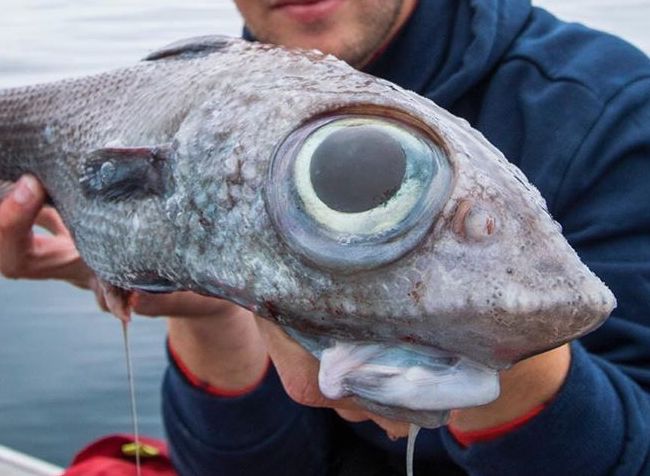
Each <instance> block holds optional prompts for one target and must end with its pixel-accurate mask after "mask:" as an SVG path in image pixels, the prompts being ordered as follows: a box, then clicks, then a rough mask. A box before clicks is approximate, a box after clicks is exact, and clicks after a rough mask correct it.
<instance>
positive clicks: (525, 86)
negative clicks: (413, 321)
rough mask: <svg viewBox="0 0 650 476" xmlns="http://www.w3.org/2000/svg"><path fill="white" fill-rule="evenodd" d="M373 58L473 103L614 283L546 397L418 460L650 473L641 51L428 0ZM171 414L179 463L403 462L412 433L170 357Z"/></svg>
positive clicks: (648, 150)
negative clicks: (227, 379) (221, 377)
mask: <svg viewBox="0 0 650 476" xmlns="http://www.w3.org/2000/svg"><path fill="white" fill-rule="evenodd" d="M366 71H367V72H368V73H370V74H373V75H375V76H380V77H383V78H386V79H388V80H390V81H393V82H395V83H397V84H399V85H401V86H402V87H405V88H408V89H411V90H414V91H416V92H418V93H419V94H421V95H423V96H426V97H428V98H430V99H432V100H433V101H435V102H436V103H438V104H439V105H441V106H442V107H444V108H446V109H448V110H450V111H451V112H453V113H454V114H456V115H459V116H462V117H464V118H466V119H467V120H468V121H469V122H470V123H471V124H472V125H473V126H474V127H475V128H477V129H478V130H480V131H481V132H483V134H484V135H485V136H486V137H487V138H488V139H489V140H490V141H491V142H492V143H493V144H494V145H496V146H497V147H498V148H499V149H500V150H501V151H502V152H503V153H504V155H505V156H506V157H508V158H509V160H510V161H512V162H513V163H515V164H516V165H517V166H518V167H520V168H521V169H522V170H523V171H524V173H525V174H526V175H527V176H528V178H529V179H530V180H531V181H532V182H533V183H534V184H535V185H536V186H537V187H538V188H539V190H540V191H541V193H542V195H543V196H544V197H545V198H546V200H547V202H548V206H549V210H550V211H551V213H552V215H553V216H554V217H555V218H556V219H557V220H558V221H559V222H560V223H561V224H562V226H563V230H564V234H565V236H566V237H567V239H568V240H569V242H570V243H571V244H572V246H573V247H574V248H575V249H576V251H577V252H578V253H579V254H580V256H581V257H582V259H583V261H585V263H586V264H587V265H588V266H589V267H590V268H591V269H592V270H593V271H594V272H595V273H596V274H598V275H599V276H600V277H601V279H603V280H604V281H605V282H606V283H607V284H608V285H609V287H610V288H611V289H612V291H613V292H614V293H615V295H616V297H617V299H618V308H617V309H616V310H615V312H614V314H613V315H612V316H611V317H610V319H609V320H608V321H607V322H606V323H605V324H604V325H603V326H602V327H601V328H600V329H598V330H597V331H595V332H593V333H592V334H590V335H588V336H587V337H585V338H583V339H581V340H580V342H579V343H578V342H576V343H573V344H572V347H571V350H572V363H571V368H570V371H569V375H568V377H567V380H566V382H565V384H564V385H563V387H562V388H561V390H560V392H559V394H558V395H557V396H556V398H555V399H554V400H553V401H552V402H551V403H550V404H549V405H548V406H547V407H546V408H545V409H544V410H543V411H542V413H541V414H539V415H538V416H536V417H535V418H534V419H532V420H531V421H529V422H528V423H527V424H525V425H524V426H523V427H521V428H519V429H517V430H516V431H513V432H511V433H508V434H506V435H505V436H501V437H499V438H497V439H494V440H492V441H488V442H484V443H476V444H473V445H471V446H470V447H468V448H463V447H461V446H460V445H459V444H458V443H457V442H456V441H455V440H454V438H453V437H452V436H451V435H450V434H449V432H448V431H447V430H446V429H444V428H443V429H439V430H423V431H422V433H421V436H420V437H419V439H418V441H417V447H416V448H417V451H416V474H417V475H418V476H425V475H433V474H436V475H453V474H475V475H499V476H508V475H526V476H536V475H564V474H567V475H573V476H577V475H590V476H597V475H606V474H612V475H626V476H629V475H637V474H650V61H649V60H648V58H647V57H646V56H645V55H644V54H643V53H641V52H639V51H638V50H636V49H634V48H633V47H631V46H630V45H628V44H626V43H625V42H623V41H621V40H619V39H617V38H615V37H612V36H609V35H606V34H603V33H600V32H595V31H593V30H590V29H587V28H585V27H583V26H581V25H577V24H567V23H563V22H560V21H558V20H557V19H556V18H554V17H553V16H551V15H550V14H549V13H547V12H545V11H544V10H541V9H538V8H533V7H531V5H530V3H529V1H527V0H420V2H419V4H418V7H417V9H416V11H415V12H414V14H413V15H412V17H411V18H410V20H409V22H408V23H407V24H406V25H405V27H404V28H403V29H402V31H401V32H400V33H399V34H398V35H397V37H396V38H394V39H393V41H392V42H391V44H390V45H389V47H388V48H387V49H386V50H385V51H384V52H383V53H382V54H381V56H380V57H379V58H378V59H376V60H375V61H374V62H373V63H372V64H370V65H369V66H368V67H367V68H366ZM163 397H164V403H163V414H164V419H165V424H166V428H167V432H168V437H169V442H170V445H171V450H172V456H173V459H174V462H175V465H176V467H177V469H178V471H179V473H180V474H182V475H241V476H245V475H258V474H259V475H266V476H268V475H284V476H292V475H296V476H298V475H299V476H311V475H326V474H350V475H366V474H367V475H389V474H403V469H402V468H403V466H404V442H403V441H399V442H392V441H390V440H389V439H388V438H387V437H386V435H385V434H384V432H383V431H382V430H380V429H379V428H378V427H376V426H374V424H371V423H361V424H351V423H347V422H343V421H341V420H340V419H338V418H337V417H336V416H335V414H334V413H333V412H332V411H330V410H323V409H312V408H307V407H303V406H300V405H298V404H296V403H294V402H292V401H291V400H290V399H289V398H288V397H287V396H286V394H285V393H284V390H283V389H282V386H281V384H280V382H279V380H278V377H277V375H276V373H275V371H274V370H273V369H271V370H270V371H269V373H268V375H267V376H266V378H265V380H264V381H263V382H262V384H261V385H260V386H259V387H258V388H257V389H255V390H254V391H252V392H251V393H249V394H247V395H244V396H241V397H236V398H218V397H214V396H211V395H208V394H207V393H205V392H203V391H202V390H200V389H197V388H195V387H192V386H191V385H190V384H189V383H188V382H187V381H186V380H185V378H184V377H183V375H182V374H181V373H180V372H179V370H178V369H177V368H176V366H175V365H174V364H173V363H172V365H171V366H170V368H169V370H168V372H167V374H166V377H165V381H164V385H163Z"/></svg>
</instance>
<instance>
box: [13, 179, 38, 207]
mask: <svg viewBox="0 0 650 476" xmlns="http://www.w3.org/2000/svg"><path fill="white" fill-rule="evenodd" d="M37 193H38V182H37V181H36V179H35V178H34V177H31V176H29V175H27V176H25V177H22V178H21V179H20V180H19V181H18V183H17V184H16V188H15V189H14V193H13V198H14V200H15V202H16V203H18V204H19V205H28V204H29V203H30V202H32V201H34V198H36V194H37Z"/></svg>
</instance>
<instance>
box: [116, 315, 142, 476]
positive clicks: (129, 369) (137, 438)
mask: <svg viewBox="0 0 650 476" xmlns="http://www.w3.org/2000/svg"><path fill="white" fill-rule="evenodd" d="M121 322H122V336H123V337H124V351H125V354H126V373H127V377H128V381H129V394H130V397H131V421H132V423H133V439H134V446H135V452H134V454H135V474H136V475H137V476H141V475H142V469H141V465H140V449H141V446H140V433H139V425H138V408H137V406H136V399H135V381H134V378H133V365H132V363H131V346H130V345H129V332H128V324H129V323H128V321H126V320H123V321H121Z"/></svg>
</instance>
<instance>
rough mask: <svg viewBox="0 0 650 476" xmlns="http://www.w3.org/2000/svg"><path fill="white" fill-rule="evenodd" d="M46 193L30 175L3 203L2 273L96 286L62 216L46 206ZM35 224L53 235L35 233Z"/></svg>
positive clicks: (0, 226)
mask: <svg viewBox="0 0 650 476" xmlns="http://www.w3.org/2000/svg"><path fill="white" fill-rule="evenodd" d="M45 196H46V194H45V191H44V190H43V188H42V187H41V185H40V184H39V183H38V181H37V180H36V179H35V178H34V177H31V176H24V177H22V178H21V179H20V180H19V181H18V183H17V184H16V186H15V187H14V189H13V191H12V192H11V193H10V194H9V196H8V197H6V198H5V199H4V200H3V201H2V202H1V203H0V273H2V274H3V275H4V276H6V277H8V278H13V279H18V278H26V279H61V280H65V281H68V282H70V283H72V284H74V285H75V286H78V287H81V288H86V289H88V288H91V287H93V286H94V279H95V278H94V275H93V273H92V271H91V270H90V269H89V268H88V267H87V266H86V264H85V263H84V262H83V261H82V260H81V257H80V256H79V253H78V252H77V249H76V248H75V246H74V243H73V242H72V238H71V237H70V233H69V232H68V230H67V228H66V227H65V225H64V224H63V221H62V220H61V217H60V216H59V214H58V213H57V212H56V211H55V210H54V209H53V208H51V207H44V206H43V204H44V202H45ZM34 225H39V226H41V227H43V228H45V229H46V230H48V231H49V232H50V233H51V235H44V234H43V235H41V234H35V233H34V232H33V230H32V228H33V227H34Z"/></svg>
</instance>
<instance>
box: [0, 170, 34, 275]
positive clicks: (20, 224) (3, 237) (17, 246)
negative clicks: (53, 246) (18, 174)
mask: <svg viewBox="0 0 650 476" xmlns="http://www.w3.org/2000/svg"><path fill="white" fill-rule="evenodd" d="M44 201H45V191H44V190H43V188H42V187H41V185H40V184H39V183H38V181H37V180H36V178H34V177H32V176H30V175H26V176H23V177H22V178H21V179H20V180H19V181H18V182H17V183H16V185H15V187H14V188H13V190H12V191H11V193H10V194H9V196H8V197H7V198H6V199H5V200H3V201H2V202H1V203H0V272H2V274H4V275H5V276H7V277H10V278H18V277H22V276H21V268H22V266H23V264H24V261H25V258H26V256H27V255H28V253H29V252H30V249H31V245H32V226H33V225H34V221H35V220H36V216H37V215H38V213H39V210H40V209H41V207H42V206H43V202H44Z"/></svg>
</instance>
